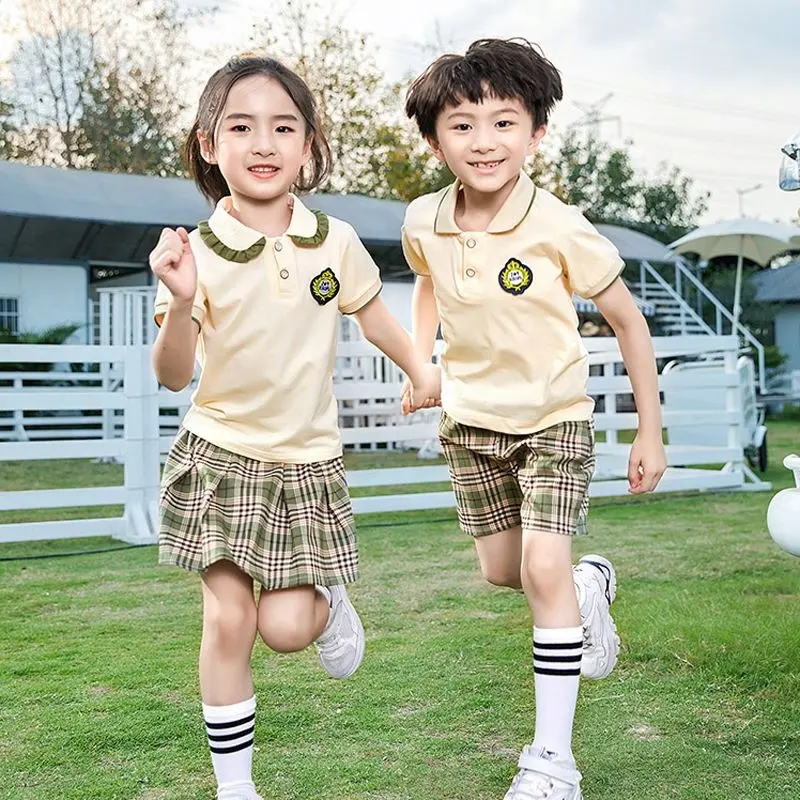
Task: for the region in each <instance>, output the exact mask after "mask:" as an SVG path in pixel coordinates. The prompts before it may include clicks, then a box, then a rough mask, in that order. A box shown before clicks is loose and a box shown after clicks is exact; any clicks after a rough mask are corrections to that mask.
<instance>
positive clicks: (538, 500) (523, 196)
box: [403, 39, 666, 800]
mask: <svg viewBox="0 0 800 800" xmlns="http://www.w3.org/2000/svg"><path fill="white" fill-rule="evenodd" d="M561 97H562V89H561V79H560V75H559V73H558V71H557V70H556V68H555V67H554V66H553V65H552V64H551V63H550V62H549V61H548V60H547V59H545V58H544V57H543V56H542V55H541V54H540V52H539V51H538V50H537V49H536V48H534V47H533V46H532V45H531V44H530V43H528V42H526V41H524V40H518V39H517V40H497V39H483V40H479V41H476V42H474V43H473V44H472V45H471V46H470V47H469V49H468V50H467V52H466V55H464V56H460V55H445V56H442V57H441V58H439V59H437V60H436V61H435V62H434V63H433V64H432V65H431V66H430V67H429V68H428V69H427V70H426V71H425V72H424V73H423V74H422V75H421V76H420V77H419V78H417V80H416V81H414V83H413V84H412V86H411V87H410V89H409V92H408V96H407V101H406V112H407V114H408V115H409V117H411V118H412V119H414V120H415V121H416V123H417V126H418V127H419V130H420V132H421V134H422V136H423V137H424V138H425V139H426V141H427V142H428V144H429V146H430V147H431V149H432V151H433V153H434V154H435V155H436V157H437V158H438V159H439V160H440V161H443V162H445V163H446V164H447V166H448V167H449V168H450V170H451V172H452V173H453V174H454V175H455V177H456V181H455V183H454V184H452V185H451V186H449V187H447V188H445V189H443V190H441V191H440V192H437V193H435V194H431V195H426V196H423V197H420V198H418V199H417V200H415V201H414V202H413V203H411V205H410V206H409V207H408V209H407V212H406V219H405V224H404V228H403V249H404V252H405V254H406V258H407V260H408V262H409V265H410V266H411V268H412V269H413V270H414V272H415V273H416V276H417V277H416V284H415V287H414V295H413V301H412V302H413V306H412V320H413V335H414V341H415V346H416V347H417V348H418V351H419V353H420V354H421V355H422V356H423V357H424V358H426V359H429V358H430V356H431V353H432V351H433V345H434V339H435V336H436V331H437V328H438V326H439V324H440V323H441V329H442V336H443V338H444V343H445V349H444V352H443V354H442V361H441V364H442V410H443V413H442V421H441V427H440V438H441V441H442V445H443V449H444V453H445V456H446V458H447V460H448V463H449V465H450V472H451V476H452V481H453V486H454V489H455V493H456V498H457V501H458V512H459V521H460V523H461V526H462V528H463V529H464V530H465V531H466V532H467V533H469V534H471V535H472V536H473V537H474V541H475V545H476V549H477V552H478V557H479V560H480V564H481V570H482V572H483V575H484V576H485V577H486V579H487V580H488V581H490V582H491V583H494V584H497V585H501V586H509V587H513V588H517V589H519V588H521V589H522V590H523V591H524V593H525V596H526V599H527V601H528V604H529V606H530V609H531V612H532V615H533V619H534V629H533V663H534V684H535V696H536V725H535V735H534V740H533V743H532V744H531V745H529V746H527V747H525V748H524V750H523V751H522V755H521V756H520V760H519V772H518V773H517V775H516V777H515V778H514V781H513V783H512V785H511V788H510V789H509V790H508V793H507V794H506V800H533V799H534V798H536V800H580V798H582V794H581V790H580V780H581V775H580V773H579V772H578V770H577V768H576V765H575V761H574V758H573V755H572V724H573V718H574V714H575V706H576V702H577V695H578V682H579V677H580V674H581V668H582V666H583V672H584V674H586V675H587V676H590V677H602V676H603V675H605V674H608V672H609V671H610V669H611V667H613V663H614V661H615V659H616V652H617V646H618V639H617V638H616V633H615V632H614V628H613V623H611V620H610V615H609V613H608V604H609V602H610V601H611V600H613V592H614V584H615V581H614V575H613V568H612V567H611V565H610V563H609V562H608V561H607V560H605V559H602V558H599V557H593V556H589V557H586V558H585V559H582V560H581V562H579V564H578V565H577V566H576V568H575V571H574V577H573V570H572V567H571V565H572V536H574V535H579V534H583V533H585V532H586V529H585V528H586V519H585V518H586V511H587V506H588V488H589V481H590V479H591V476H592V472H593V468H594V431H593V426H592V411H593V403H592V400H591V398H590V397H588V396H587V394H586V381H587V377H588V360H587V355H586V351H585V350H584V348H583V345H582V342H581V338H580V334H579V332H578V330H577V322H578V320H577V315H576V313H575V310H574V307H573V304H572V294H573V292H577V293H578V294H579V295H581V296H583V297H587V298H589V297H591V298H592V299H593V300H594V302H595V303H596V305H597V307H598V308H599V310H600V311H601V313H602V314H603V316H604V317H605V319H606V320H607V321H608V323H609V324H610V325H611V327H612V328H613V330H614V332H615V334H616V336H617V338H618V340H619V345H620V348H621V350H622V354H623V357H624V359H625V364H626V366H627V369H628V374H629V376H630V380H631V384H632V386H633V391H634V395H635V398H636V407H637V410H638V413H639V431H638V434H637V436H636V439H635V441H634V444H633V446H632V448H631V454H630V463H629V469H628V480H629V483H630V491H631V492H633V493H641V492H649V491H652V490H653V489H654V488H655V486H656V484H657V483H658V481H659V479H660V477H661V475H662V473H663V471H664V469H665V466H666V461H665V456H664V449H663V446H662V442H661V409H660V404H659V397H658V382H657V375H656V367H655V358H654V355H653V349H652V343H651V341H650V335H649V332H648V329H647V325H646V323H645V321H644V319H643V317H642V316H641V314H640V312H639V310H638V308H637V307H636V304H635V303H634V301H633V299H632V297H631V295H630V293H629V292H628V290H627V288H626V286H625V284H624V283H623V281H622V280H621V278H620V273H621V271H622V269H623V266H624V264H623V262H622V260H621V259H620V257H619V254H618V252H617V250H616V248H615V247H614V246H613V245H612V244H611V243H610V242H609V241H608V240H606V239H604V238H603V237H602V236H600V234H599V233H598V232H597V231H596V230H595V229H594V227H593V226H592V225H591V224H590V223H589V222H588V221H587V220H586V219H585V218H584V217H583V216H582V215H581V214H580V213H579V212H578V211H577V210H576V209H574V208H572V207H569V206H567V205H565V204H564V203H562V202H561V201H560V200H558V199H556V198H555V197H554V196H553V195H551V194H549V193H548V192H546V191H544V190H542V189H539V188H537V187H535V186H534V185H533V183H532V182H531V180H530V178H528V176H527V175H526V174H525V173H524V172H523V171H522V168H523V165H524V163H525V160H526V158H527V157H528V156H530V155H532V154H533V152H534V151H535V150H536V148H537V146H538V145H539V143H540V141H541V140H542V137H543V136H544V135H545V132H546V130H547V128H546V125H547V120H548V115H549V113H550V111H551V110H552V108H553V106H554V105H555V103H556V101H558V100H560V99H561ZM404 407H405V409H406V410H408V403H407V400H406V401H405V402H404ZM576 588H577V592H576ZM576 594H577V597H576ZM579 601H580V602H579ZM581 612H583V618H584V628H582V627H581V622H580V621H581ZM584 631H585V634H586V637H587V641H586V642H584V639H583V637H584ZM582 662H583V664H582Z"/></svg>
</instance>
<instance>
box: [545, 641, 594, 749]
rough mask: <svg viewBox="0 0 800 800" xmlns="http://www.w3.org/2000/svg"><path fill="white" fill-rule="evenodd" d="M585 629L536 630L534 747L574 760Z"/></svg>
mask: <svg viewBox="0 0 800 800" xmlns="http://www.w3.org/2000/svg"><path fill="white" fill-rule="evenodd" d="M582 652H583V629H582V628H581V627H577V628H536V627H534V629H533V672H534V676H533V678H534V688H535V692H536V734H535V736H534V739H533V746H534V747H541V748H544V749H545V750H548V751H551V752H554V753H557V754H558V755H559V756H561V757H562V758H572V722H573V720H574V719H575V706H576V705H577V702H578V683H579V681H580V677H581V653H582Z"/></svg>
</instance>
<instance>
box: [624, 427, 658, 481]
mask: <svg viewBox="0 0 800 800" xmlns="http://www.w3.org/2000/svg"><path fill="white" fill-rule="evenodd" d="M666 468H667V456H666V453H665V452H664V445H663V443H662V441H661V431H660V430H659V432H658V433H657V434H655V435H651V436H642V435H641V434H637V435H636V438H635V439H634V440H633V445H632V446H631V454H630V457H629V459H628V484H629V487H630V488H629V491H630V493H631V494H645V493H646V492H652V491H653V489H655V488H656V486H658V482H659V481H660V480H661V476H662V475H663V474H664V470H665V469H666Z"/></svg>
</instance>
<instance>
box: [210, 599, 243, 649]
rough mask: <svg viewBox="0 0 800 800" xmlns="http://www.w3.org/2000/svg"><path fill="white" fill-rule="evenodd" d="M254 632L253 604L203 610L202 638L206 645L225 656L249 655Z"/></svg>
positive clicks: (234, 604)
mask: <svg viewBox="0 0 800 800" xmlns="http://www.w3.org/2000/svg"><path fill="white" fill-rule="evenodd" d="M255 630H256V608H255V605H254V604H253V603H249V604H248V603H226V604H214V605H211V606H209V607H207V608H206V609H205V613H204V616H203V638H204V640H205V642H206V644H207V645H210V646H212V647H213V648H214V649H215V650H216V651H218V652H220V653H222V654H225V655H236V654H239V653H243V652H247V653H249V652H250V650H251V649H252V647H253V641H254V640H255Z"/></svg>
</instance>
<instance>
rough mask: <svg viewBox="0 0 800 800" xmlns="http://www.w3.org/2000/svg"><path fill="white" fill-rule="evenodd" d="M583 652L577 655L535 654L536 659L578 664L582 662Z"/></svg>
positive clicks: (534, 658)
mask: <svg viewBox="0 0 800 800" xmlns="http://www.w3.org/2000/svg"><path fill="white" fill-rule="evenodd" d="M582 655H583V654H582V653H578V655H576V656H537V655H534V656H533V660H534V661H550V662H552V663H555V664H578V663H580V660H581V656H582Z"/></svg>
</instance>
